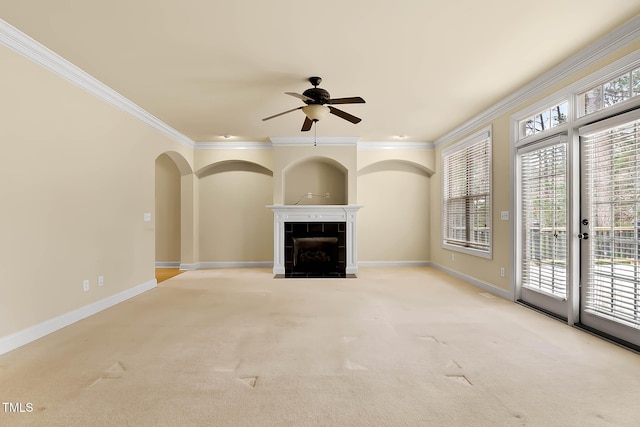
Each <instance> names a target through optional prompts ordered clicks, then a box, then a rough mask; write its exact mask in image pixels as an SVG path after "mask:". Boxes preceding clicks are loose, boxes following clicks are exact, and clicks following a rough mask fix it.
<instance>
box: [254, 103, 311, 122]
mask: <svg viewBox="0 0 640 427" xmlns="http://www.w3.org/2000/svg"><path fill="white" fill-rule="evenodd" d="M301 109H302V107H298V108H292V109H291V110H287V111H283V112H282V113H278V114H276V115H273V116H269V117H265V118H264V119H262V121H263V122H264V121H265V120H270V119H273V118H275V117H279V116H282V115H284V114H287V113H290V112H292V111H296V110H301Z"/></svg>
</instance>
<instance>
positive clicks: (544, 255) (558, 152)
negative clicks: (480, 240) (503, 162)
mask: <svg viewBox="0 0 640 427" xmlns="http://www.w3.org/2000/svg"><path fill="white" fill-rule="evenodd" d="M520 168H521V171H520V174H521V189H520V194H521V198H522V199H521V200H522V201H521V203H522V224H523V229H522V233H523V245H522V286H523V287H525V288H528V289H531V290H535V291H538V292H542V293H545V294H550V295H553V296H555V297H558V298H561V299H566V297H567V270H566V264H567V143H566V142H555V143H554V144H553V145H548V146H546V147H542V148H538V149H535V150H534V151H530V152H526V153H524V154H522V155H521V157H520Z"/></svg>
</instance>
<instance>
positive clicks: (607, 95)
mask: <svg viewBox="0 0 640 427" xmlns="http://www.w3.org/2000/svg"><path fill="white" fill-rule="evenodd" d="M638 95H640V68H635V69H633V70H630V71H627V72H625V73H623V74H620V75H618V76H617V77H615V78H614V79H611V80H608V81H606V82H604V83H601V84H599V85H597V86H595V87H592V88H591V89H588V90H586V91H584V92H581V93H579V94H578V95H577V98H578V110H579V111H578V113H579V115H580V116H585V115H587V114H591V113H595V112H596V111H600V110H603V109H605V108H608V107H611V106H612V105H616V104H617V103H619V102H622V101H626V100H627V99H630V98H633V97H634V96H638Z"/></svg>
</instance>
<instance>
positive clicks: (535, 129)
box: [520, 101, 569, 137]
mask: <svg viewBox="0 0 640 427" xmlns="http://www.w3.org/2000/svg"><path fill="white" fill-rule="evenodd" d="M568 106H569V103H568V102H567V101H563V102H561V103H559V104H557V105H554V106H553V107H551V108H546V109H544V110H541V111H538V112H537V113H536V114H534V115H532V116H531V117H528V118H526V119H524V120H521V121H520V137H526V136H530V135H535V134H537V133H540V132H544V131H546V130H549V129H551V128H554V127H556V126H559V125H561V124H563V123H566V122H567V109H568Z"/></svg>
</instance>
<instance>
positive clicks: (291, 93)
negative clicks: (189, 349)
mask: <svg viewBox="0 0 640 427" xmlns="http://www.w3.org/2000/svg"><path fill="white" fill-rule="evenodd" d="M285 93H286V94H287V95H291V96H293V97H295V98H300V99H302V100H303V101H313V98H309V97H308V96H307V95H301V94H299V93H295V92H285Z"/></svg>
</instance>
